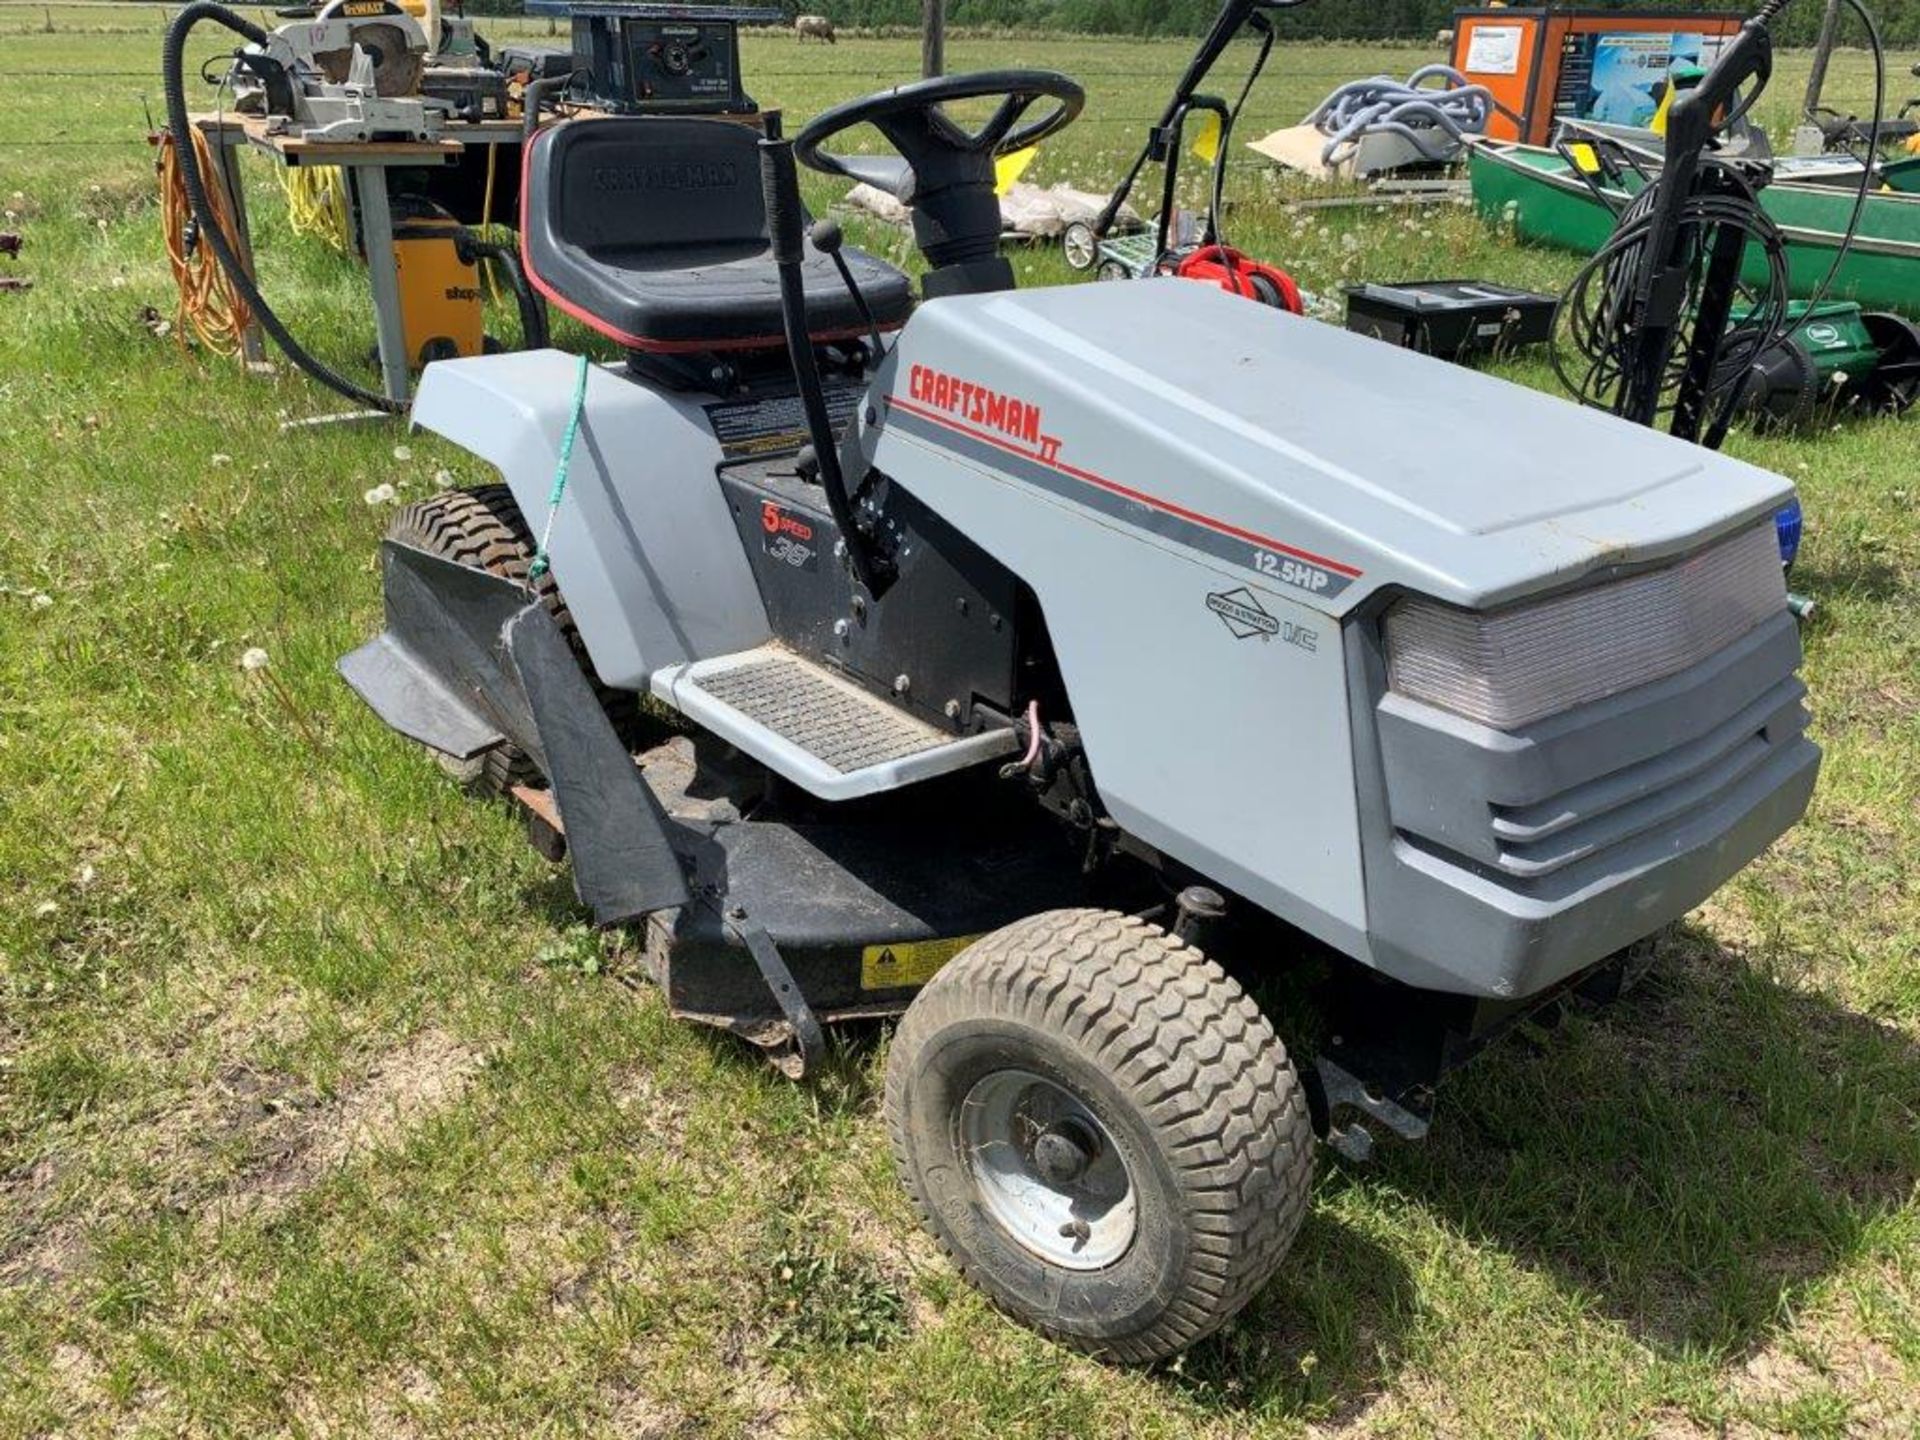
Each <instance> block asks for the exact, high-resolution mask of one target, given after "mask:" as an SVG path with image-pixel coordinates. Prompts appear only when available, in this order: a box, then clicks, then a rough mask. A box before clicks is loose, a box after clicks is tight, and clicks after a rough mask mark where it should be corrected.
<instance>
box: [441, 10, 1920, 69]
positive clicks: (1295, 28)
mask: <svg viewBox="0 0 1920 1440" xmlns="http://www.w3.org/2000/svg"><path fill="white" fill-rule="evenodd" d="M1866 5H1867V9H1868V10H1869V11H1871V12H1872V14H1873V16H1874V19H1875V21H1876V22H1877V23H1878V25H1879V27H1880V33H1881V37H1882V39H1883V40H1884V41H1885V42H1886V43H1887V45H1888V46H1889V47H1906V46H1912V45H1914V44H1916V43H1920V0H1866ZM519 8H520V7H519V5H518V4H516V3H513V0H472V3H470V4H469V5H468V9H469V10H470V11H471V12H472V13H475V14H503V13H504V14H511V13H515V12H517V11H518V9H519ZM784 8H785V9H786V10H787V11H788V12H789V13H796V12H801V11H804V12H807V13H810V14H820V15H825V16H827V17H828V18H829V19H831V20H832V21H833V22H834V24H835V25H838V26H841V27H842V28H846V29H889V30H893V29H912V28H915V27H917V26H918V25H919V24H920V16H921V4H920V0H797V3H796V0H784ZM1219 8H1220V6H1219V0H947V24H948V26H949V28H950V29H953V30H970V29H1008V30H1025V29H1033V30H1051V31H1061V32H1067V33H1071V34H1077V35H1198V34H1199V33H1200V32H1201V31H1202V30H1204V29H1205V28H1206V27H1207V25H1208V23H1209V22H1210V21H1211V20H1212V19H1213V17H1214V15H1215V14H1217V13H1218V11H1219ZM1458 8H1459V7H1457V6H1456V5H1455V4H1454V3H1452V0H1308V3H1306V4H1303V5H1301V6H1299V7H1298V8H1296V9H1291V10H1283V11H1279V12H1277V13H1276V15H1275V21H1276V26H1277V28H1278V30H1279V32H1280V34H1281V36H1282V37H1283V38H1288V39H1295V40H1431V39H1432V38H1433V36H1434V34H1435V32H1436V31H1440V30H1444V29H1447V28H1449V27H1450V26H1451V25H1452V24H1453V17H1454V14H1455V12H1456V10H1457V9H1458ZM1582 8H1586V9H1598V10H1623V11H1630V10H1647V9H1660V10H1669V11H1670V10H1719V9H1724V10H1727V11H1734V12H1739V11H1742V10H1751V9H1752V8H1753V6H1752V5H1750V4H1749V5H1741V4H1728V5H1725V6H1714V5H1700V4H1687V3H1684V0H1681V3H1676V0H1612V3H1606V0H1601V3H1597V4H1596V3H1592V0H1589V3H1587V4H1585V5H1583V6H1582ZM1824 8H1825V7H1824V6H1823V4H1822V3H1821V0H1795V3H1793V4H1792V5H1790V6H1789V7H1788V9H1787V12H1786V14H1785V15H1784V16H1782V17H1781V18H1780V19H1779V20H1778V21H1776V22H1775V25H1774V34H1775V36H1776V38H1777V39H1778V40H1779V41H1780V43H1781V44H1783V45H1811V44H1812V43H1813V41H1814V36H1815V35H1816V33H1817V32H1818V30H1819V28H1820V16H1821V12H1822V10H1823V9H1824ZM1841 43H1842V44H1847V45H1862V44H1864V43H1865V38H1864V35H1863V34H1862V32H1861V30H1860V28H1859V22H1858V21H1857V20H1855V19H1853V18H1851V17H1850V16H1849V17H1848V18H1847V19H1846V20H1845V21H1844V22H1843V25H1842V28H1841ZM1901 68H1902V69H1904V68H1905V67H1904V66H1903V67H1901Z"/></svg>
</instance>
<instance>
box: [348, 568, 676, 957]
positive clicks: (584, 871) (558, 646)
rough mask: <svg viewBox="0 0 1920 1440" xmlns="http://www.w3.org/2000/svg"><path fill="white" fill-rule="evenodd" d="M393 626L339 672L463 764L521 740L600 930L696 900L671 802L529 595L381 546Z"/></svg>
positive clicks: (398, 722) (405, 728)
mask: <svg viewBox="0 0 1920 1440" xmlns="http://www.w3.org/2000/svg"><path fill="white" fill-rule="evenodd" d="M380 564H381V570H382V572H383V574H384V577H385V593H386V613H387V627H386V629H385V630H384V631H382V632H381V633H380V634H379V635H378V636H376V637H375V638H374V639H372V640H371V641H369V642H368V643H367V644H365V645H363V646H361V647H360V648H359V649H358V650H356V651H354V652H353V653H352V654H351V655H348V656H346V657H345V658H344V659H342V660H341V662H340V673H341V674H342V675H343V676H344V677H345V678H346V681H347V683H348V684H349V685H351V686H352V687H353V688H354V690H355V691H356V692H357V693H358V694H359V695H360V697H361V698H362V699H363V700H365V701H366V702H367V703H368V704H369V705H371V706H372V707H373V709H374V712H375V713H376V714H378V715H379V716H380V718H381V719H383V720H385V721H386V722H387V724H389V725H390V726H392V727H393V728H394V729H395V730H398V731H399V732H400V733H401V734H402V735H405V736H407V737H408V738H410V739H413V740H418V741H420V742H421V743H422V744H424V745H428V746H431V747H432V748H433V749H436V750H440V751H443V752H444V753H446V754H448V755H452V756H454V757H456V758H459V759H468V758H471V757H472V756H474V755H478V754H480V753H481V752H483V751H485V750H487V749H489V748H490V747H492V746H494V745H497V744H500V743H502V742H503V741H510V742H512V743H513V744H515V745H518V746H519V747H520V748H521V749H522V750H525V751H526V752H527V753H528V754H529V755H530V756H532V757H533V760H534V762H535V763H536V764H537V765H538V766H539V767H540V769H541V770H542V771H543V772H544V773H545V774H546V776H547V777H548V782H549V783H550V784H551V786H552V788H553V798H554V803H555V804H556V805H557V806H558V808H559V811H560V816H561V819H562V821H563V822H564V823H565V825H566V828H567V840H568V845H569V848H570V850H571V852H572V857H573V881H574V888H575V890H576V891H577V892H578V893H579V896H580V899H581V902H582V903H583V904H585V905H586V906H587V907H588V908H589V909H591V910H592V911H593V918H594V922H595V923H596V924H599V925H618V924H623V923H625V922H627V921H630V920H637V919H639V918H640V917H641V916H644V915H649V914H651V913H653V912H654V911H655V910H666V909H671V908H673V907H675V906H678V905H684V904H685V903H686V901H687V882H686V877H685V875H684V873H683V872H682V869H681V865H680V861H679V859H678V857H677V856H676V855H675V854H674V851H673V847H672V844H671V842H670V840H669V838H668V830H667V827H668V824H669V823H670V822H669V821H668V820H667V818H666V815H665V812H664V811H662V809H661V808H660V802H659V801H658V800H657V799H656V798H655V797H654V794H653V792H652V791H651V790H649V789H648V788H647V786H646V784H645V783H644V782H643V781H642V780H641V778H640V773H639V770H638V769H637V768H636V767H635V765H634V763H633V758H632V756H630V755H629V754H628V753H627V750H626V747H625V746H624V745H622V744H621V743H620V739H619V737H618V736H617V735H616V734H615V733H614V730H613V726H612V724H611V723H609V721H608V720H607V716H606V712H605V711H604V710H603V709H602V708H601V706H600V702H599V699H598V697H596V696H595V695H594V693H593V687H592V686H591V685H590V684H589V683H588V682H587V677H586V676H585V674H583V673H582V671H581V669H580V662H579V659H578V658H577V657H576V656H575V654H574V652H573V647H572V646H571V645H570V644H568V642H567V638H566V636H565V635H563V634H562V633H561V632H560V627H559V626H557V625H556V624H554V622H553V618H552V617H551V616H550V615H548V614H547V612H546V609H545V608H544V607H543V606H542V605H541V604H540V603H539V602H538V601H536V600H532V599H530V597H529V594H528V592H527V591H526V590H524V589H522V588H521V587H520V586H519V585H517V584H515V583H514V582H512V581H510V580H504V579H502V578H500V577H499V576H496V575H490V574H488V573H487V572H486V571H484V570H476V569H472V568H471V567H469V566H465V565H460V564H456V563H455V562H453V561H450V560H446V559H443V558H441V557H440V556H438V555H433V554H429V553H428V552H427V551H425V550H421V549H418V548H417V547H415V546H411V545H404V544H401V543H399V542H398V541H393V540H389V541H386V542H385V543H384V544H383V545H382V546H381V551H380Z"/></svg>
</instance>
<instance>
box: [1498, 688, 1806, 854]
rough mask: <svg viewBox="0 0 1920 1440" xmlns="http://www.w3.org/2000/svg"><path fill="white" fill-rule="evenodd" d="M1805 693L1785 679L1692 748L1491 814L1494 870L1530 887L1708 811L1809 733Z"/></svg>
mask: <svg viewBox="0 0 1920 1440" xmlns="http://www.w3.org/2000/svg"><path fill="white" fill-rule="evenodd" d="M1805 695H1806V687H1805V686H1803V685H1802V684H1801V683H1800V682H1799V681H1798V680H1793V679H1790V680H1786V681H1783V682H1782V683H1780V684H1778V685H1776V686H1774V687H1773V688H1772V689H1770V690H1768V691H1767V693H1766V694H1765V695H1763V696H1761V697H1760V698H1759V699H1758V700H1756V701H1754V702H1753V703H1752V704H1751V705H1748V706H1746V707H1745V708H1744V709H1742V710H1741V711H1740V712H1739V713H1738V714H1736V715H1734V716H1733V717H1732V718H1730V719H1728V720H1727V721H1725V722H1724V723H1722V724H1720V725H1718V726H1716V727H1715V728H1714V729H1712V730H1710V731H1709V732H1708V733H1707V734H1705V735H1702V736H1701V737H1700V738H1699V739H1697V740H1693V741H1691V742H1689V743H1687V744H1684V745H1681V746H1678V747H1676V748H1674V749H1672V750H1669V751H1667V752H1665V753H1664V754H1660V755H1656V756H1654V757H1653V758H1652V759H1649V760H1644V761H1642V762H1640V763H1639V764H1637V765H1631V766H1628V767H1626V768H1625V769H1622V770H1618V771H1615V772H1613V773H1612V774H1608V775H1603V776H1601V777H1600V778H1598V779H1595V780H1590V781H1588V782H1586V783H1585V784H1580V785H1575V786H1572V787H1570V788H1568V789H1566V790H1564V791H1561V792H1560V793H1558V794H1555V795H1551V796H1548V797H1547V798H1546V799H1544V800H1539V801H1535V802H1533V803H1531V804H1526V805H1510V806H1509V805H1497V804H1496V805H1491V806H1489V807H1488V815H1489V822H1490V828H1491V831H1492V835H1493V840H1494V853H1495V855H1496V857H1497V858H1496V859H1495V860H1494V865H1495V867H1496V868H1497V869H1499V870H1500V871H1502V872H1503V873H1505V874H1507V875H1510V876H1513V877H1514V878H1516V879H1520V880H1537V879H1540V878H1542V877H1545V876H1548V875H1552V874H1554V873H1555V872H1557V871H1560V870H1564V869H1566V868H1567V867H1569V866H1573V865H1577V864H1579V863H1581V862H1582V861H1587V860H1591V859H1593V858H1595V857H1596V856H1599V855H1602V854H1604V853H1605V852H1606V851H1608V850H1611V849H1613V848H1615V847H1617V846H1620V845H1623V844H1625V843H1626V842H1628V841H1630V840H1633V839H1635V838H1636V837H1638V836H1642V835H1647V834H1649V833H1651V832H1655V831H1658V830H1661V829H1663V828H1670V827H1672V826H1675V825H1678V824H1680V823H1682V822H1683V821H1685V820H1687V819H1689V818H1691V817H1693V816H1696V815H1700V814H1703V813H1706V812H1710V811H1712V810H1713V809H1714V808H1716V807H1717V806H1719V805H1721V804H1723V803H1725V801H1726V799H1727V797H1728V796H1730V795H1732V794H1733V793H1735V792H1736V791H1737V790H1738V789H1739V787H1740V784H1741V782H1742V781H1743V780H1745V779H1746V778H1747V777H1748V776H1749V775H1751V774H1752V773H1753V772H1754V771H1755V770H1756V769H1758V768H1759V767H1760V766H1761V765H1762V764H1763V763H1764V762H1765V761H1766V760H1767V758H1768V756H1770V755H1772V754H1773V753H1775V752H1776V751H1777V750H1778V749H1779V747H1780V746H1781V745H1782V744H1783V743H1785V742H1786V741H1788V740H1791V739H1793V738H1794V737H1796V736H1798V735H1799V734H1800V733H1801V732H1802V731H1803V730H1804V729H1805V728H1806V718H1807V717H1806V711H1805V709H1804V708H1803V707H1802V705H1801V701H1802V699H1803V698H1804V697H1805Z"/></svg>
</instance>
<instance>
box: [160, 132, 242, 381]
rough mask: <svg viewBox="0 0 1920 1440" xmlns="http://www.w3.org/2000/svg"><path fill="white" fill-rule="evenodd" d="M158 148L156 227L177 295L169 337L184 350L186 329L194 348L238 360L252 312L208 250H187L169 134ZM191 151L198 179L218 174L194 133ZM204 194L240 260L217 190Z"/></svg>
mask: <svg viewBox="0 0 1920 1440" xmlns="http://www.w3.org/2000/svg"><path fill="white" fill-rule="evenodd" d="M158 143H159V146H160V158H159V160H158V161H157V162H156V164H155V167H154V168H155V169H157V170H158V171H159V174H160V226H161V230H162V233H163V234H164V235H165V236H166V242H167V259H168V261H169V262H170V263H171V264H172V266H173V283H174V284H175V285H176V286H178V287H179V290H180V320H179V324H178V325H177V326H176V327H175V330H174V334H175V337H176V338H177V339H178V340H179V341H180V343H181V344H182V345H184V344H185V343H186V334H187V330H188V328H189V327H191V328H192V330H193V333H194V334H195V335H197V336H199V337H200V343H201V344H203V345H205V346H206V347H207V348H208V349H209V350H211V351H213V352H214V353H215V354H216V355H238V354H239V353H240V344H241V339H242V337H243V336H245V334H246V333H247V330H248V328H249V327H250V326H251V325H252V324H253V312H252V311H251V310H249V309H248V308H247V302H246V301H244V300H242V299H241V298H240V295H239V293H238V292H237V291H235V289H234V288H233V281H232V280H230V279H228V278H227V272H226V271H225V270H223V269H221V268H220V260H219V257H218V256H216V255H215V254H214V253H213V247H212V246H210V245H205V244H197V245H194V246H193V247H192V249H191V250H189V248H188V245H187V233H188V228H189V226H191V225H192V223H193V216H192V211H191V210H190V209H189V207H188V205H187V190H186V186H185V185H183V184H182V183H181V180H180V157H179V155H178V154H177V153H176V152H175V149H174V143H173V136H172V135H171V134H168V133H166V132H164V131H163V132H161V134H160V136H159V138H158ZM193 149H194V156H195V158H196V159H197V160H198V161H199V163H200V173H201V174H202V175H205V176H208V177H209V178H211V177H213V176H216V175H218V174H219V173H220V172H219V170H218V169H217V168H216V166H215V164H214V159H213V155H212V150H211V147H210V146H209V145H208V144H207V138H206V136H204V135H202V134H201V133H200V132H199V130H197V129H196V130H195V131H194V132H193ZM206 188H207V202H208V204H210V205H211V206H212V207H213V213H214V218H215V219H217V220H218V221H219V222H220V229H221V232H222V233H223V234H225V236H226V237H227V243H228V245H230V246H231V247H232V248H233V250H234V251H235V253H236V254H244V253H245V251H244V250H243V249H242V238H241V235H240V232H239V229H238V227H237V226H236V225H235V224H234V219H233V211H232V210H231V209H230V208H229V207H228V205H227V198H226V195H225V194H224V193H223V192H222V190H221V188H220V187H219V186H218V185H213V184H209V185H208V186H207V187H206Z"/></svg>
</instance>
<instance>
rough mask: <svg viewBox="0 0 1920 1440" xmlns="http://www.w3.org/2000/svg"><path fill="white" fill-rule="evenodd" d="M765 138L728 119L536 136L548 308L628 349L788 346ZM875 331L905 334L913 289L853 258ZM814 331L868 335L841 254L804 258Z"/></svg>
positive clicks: (535, 228)
mask: <svg viewBox="0 0 1920 1440" xmlns="http://www.w3.org/2000/svg"><path fill="white" fill-rule="evenodd" d="M759 143H760V137H759V134H758V132H757V131H755V130H753V129H752V128H750V127H748V126H746V125H741V124H737V123H735V122H733V121H730V120H700V119H690V118H683V117H667V116H619V117H614V118H606V119H583V120H569V121H566V122H564V123H562V124H558V125H552V126H549V127H548V128H547V129H545V130H542V131H540V132H539V133H538V134H536V135H535V136H534V137H533V143H532V145H530V146H529V147H528V151H527V156H526V160H525V165H526V177H525V181H526V183H525V184H524V185H523V186H522V187H521V194H522V196H523V199H522V202H521V216H520V220H521V224H520V237H521V239H520V244H521V254H522V256H523V257H524V259H525V261H526V268H527V274H528V275H529V276H530V277H531V278H532V280H533V283H534V285H535V286H536V287H537V288H538V289H539V290H540V292H541V293H542V294H544V295H545V296H546V297H547V299H549V300H550V301H552V302H553V303H554V304H555V305H557V306H559V307H560V308H561V309H562V310H564V311H566V312H567V313H568V314H569V315H572V316H573V317H575V318H576V319H578V320H580V321H582V322H584V323H585V324H587V325H590V326H592V327H593V328H594V329H595V330H598V331H599V332H600V333H601V334H602V335H605V336H607V337H609V338H610V339H613V340H617V341H618V342H619V343H620V344H622V345H625V346H626V347H627V348H628V349H630V350H638V351H643V352H651V353H656V354H671V353H674V352H684V351H711V350H749V349H761V348H770V347H773V346H778V345H783V344H785V343H786V332H785V329H784V328H783V322H782V318H781V313H780V281H779V276H778V274H777V273H776V271H775V269H774V264H773V254H772V247H771V245H770V243H769V241H768V239H767V212H766V201H765V198H764V196H763V195H762V192H761V188H760V151H759ZM841 254H842V255H843V256H845V257H846V261H847V264H848V265H849V267H851V269H852V271H853V278H854V283H855V284H857V285H858V286H859V287H860V293H861V294H862V295H864V296H865V297H866V301H867V304H868V306H869V307H870V308H871V309H872V311H873V316H874V319H875V320H876V321H877V322H878V323H879V325H880V327H881V328H882V329H885V330H892V329H897V328H898V327H899V326H901V325H903V324H905V323H906V319H907V313H908V311H909V310H911V309H912V306H913V295H912V291H911V289H910V288H909V285H908V281H907V277H906V276H905V275H904V274H903V273H902V272H900V271H899V270H896V269H895V268H894V267H893V266H891V265H889V264H887V263H886V262H885V261H883V260H877V259H875V258H874V257H873V256H871V255H867V254H865V253H863V252H861V251H859V250H856V249H854V248H853V247H852V246H851V245H849V246H846V247H845V248H844V249H843V250H842V251H841ZM805 279H806V296H807V328H808V330H809V332H810V333H811V334H812V335H813V338H814V339H815V340H818V341H827V340H841V339H850V338H853V337H855V336H859V335H862V334H865V333H866V325H865V322H864V321H862V319H861V318H860V311H859V308H858V307H857V306H856V305H855V304H854V302H853V297H852V296H850V295H849V294H848V293H847V289H846V285H845V284H844V282H842V280H841V278H840V273H839V271H838V270H837V269H836V268H835V267H834V263H833V259H832V257H831V256H828V255H824V254H821V253H819V252H817V251H815V250H814V249H813V248H812V247H811V246H809V247H808V248H807V259H806V265H805Z"/></svg>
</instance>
